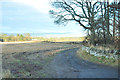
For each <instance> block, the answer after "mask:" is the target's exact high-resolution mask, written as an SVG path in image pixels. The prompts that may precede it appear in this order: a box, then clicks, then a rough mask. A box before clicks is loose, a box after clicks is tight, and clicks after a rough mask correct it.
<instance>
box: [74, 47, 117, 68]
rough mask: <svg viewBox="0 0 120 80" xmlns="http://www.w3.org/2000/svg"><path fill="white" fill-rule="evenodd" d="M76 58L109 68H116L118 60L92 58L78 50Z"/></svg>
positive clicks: (83, 51) (102, 57)
mask: <svg viewBox="0 0 120 80" xmlns="http://www.w3.org/2000/svg"><path fill="white" fill-rule="evenodd" d="M76 56H77V57H79V58H82V59H84V60H87V61H90V62H93V63H97V64H104V65H109V66H118V60H115V59H109V58H105V57H104V56H101V57H98V56H93V55H90V54H89V53H87V52H86V51H85V50H82V49H79V50H78V51H77V54H76Z"/></svg>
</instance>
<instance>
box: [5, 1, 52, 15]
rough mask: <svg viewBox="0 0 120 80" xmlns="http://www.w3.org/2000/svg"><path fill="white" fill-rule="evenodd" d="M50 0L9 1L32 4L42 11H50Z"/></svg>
mask: <svg viewBox="0 0 120 80" xmlns="http://www.w3.org/2000/svg"><path fill="white" fill-rule="evenodd" d="M6 1H8V0H6ZM49 1H50V0H9V2H15V3H21V4H24V5H27V6H31V7H33V8H35V9H36V10H37V11H39V12H41V13H48V11H49V10H50V8H51V6H50V4H49Z"/></svg>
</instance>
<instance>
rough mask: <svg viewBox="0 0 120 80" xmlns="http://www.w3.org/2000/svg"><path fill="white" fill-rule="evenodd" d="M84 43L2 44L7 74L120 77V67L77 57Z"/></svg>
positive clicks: (36, 76)
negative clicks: (119, 73)
mask: <svg viewBox="0 0 120 80" xmlns="http://www.w3.org/2000/svg"><path fill="white" fill-rule="evenodd" d="M80 47H81V46H80V44H67V43H47V42H36V43H21V44H2V69H3V77H5V78H7V77H13V78H117V77H118V72H117V71H118V70H117V69H116V68H112V67H108V66H103V65H100V64H94V63H92V62H89V61H86V60H83V59H80V58H77V57H76V52H77V50H78V49H79V48H80Z"/></svg>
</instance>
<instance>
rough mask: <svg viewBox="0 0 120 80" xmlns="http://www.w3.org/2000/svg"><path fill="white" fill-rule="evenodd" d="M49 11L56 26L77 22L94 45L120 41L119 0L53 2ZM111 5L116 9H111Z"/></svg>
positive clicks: (62, 0) (67, 0)
mask: <svg viewBox="0 0 120 80" xmlns="http://www.w3.org/2000/svg"><path fill="white" fill-rule="evenodd" d="M51 5H52V6H53V9H52V10H50V11H49V13H50V15H51V17H52V18H55V20H54V22H55V23H56V24H59V25H60V24H67V23H69V22H70V21H75V22H76V23H78V24H79V25H80V26H81V27H83V28H84V29H85V30H86V31H87V33H88V35H87V37H86V39H87V41H88V42H89V43H90V44H92V45H96V44H98V45H101V44H114V43H117V42H116V41H118V40H119V38H120V37H119V27H120V5H119V1H118V0H114V1H113V2H109V0H100V1H99V0H96V1H95V0H86V1H85V0H53V1H51ZM110 5H111V6H112V5H113V6H115V7H110Z"/></svg>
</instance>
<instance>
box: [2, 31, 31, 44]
mask: <svg viewBox="0 0 120 80" xmlns="http://www.w3.org/2000/svg"><path fill="white" fill-rule="evenodd" d="M0 39H1V40H2V41H4V42H10V41H30V40H31V35H30V34H29V33H25V34H16V35H12V34H11V35H8V34H4V33H2V34H0Z"/></svg>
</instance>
